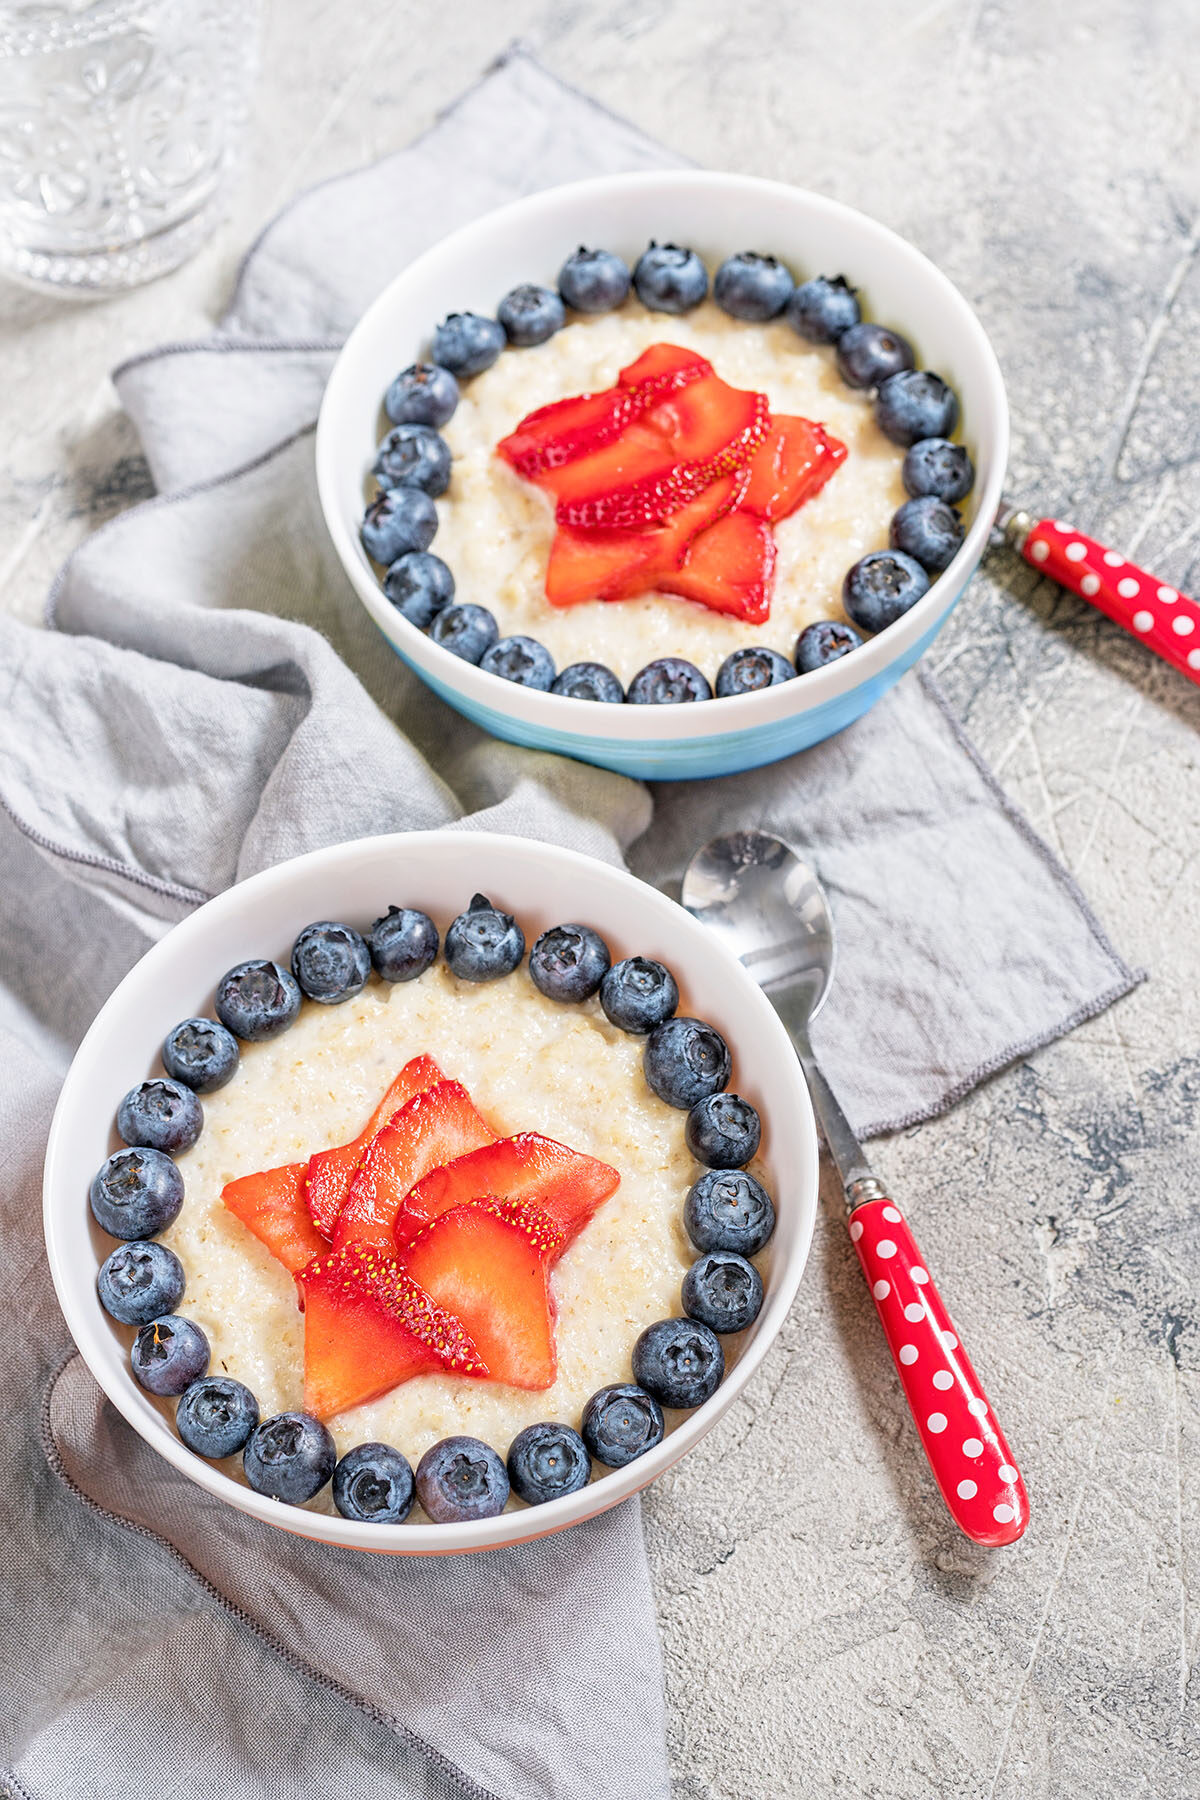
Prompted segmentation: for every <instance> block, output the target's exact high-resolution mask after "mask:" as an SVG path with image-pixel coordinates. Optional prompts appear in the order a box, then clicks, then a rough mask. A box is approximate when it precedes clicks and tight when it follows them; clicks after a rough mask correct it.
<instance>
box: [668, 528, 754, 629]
mask: <svg viewBox="0 0 1200 1800" xmlns="http://www.w3.org/2000/svg"><path fill="white" fill-rule="evenodd" d="M774 579H775V539H774V537H773V536H772V533H771V527H770V525H769V524H768V523H767V521H766V520H765V519H756V518H755V517H754V516H753V514H752V513H747V512H735V513H729V514H727V515H726V517H725V518H723V519H718V520H717V522H716V524H715V525H710V526H708V528H707V529H706V530H704V531H702V532H701V533H700V535H699V536H698V537H697V538H694V539H693V541H692V544H691V547H690V548H689V550H688V552H687V554H686V556H685V557H684V559H683V561H682V563H681V564H680V566H679V568H678V569H675V570H673V571H672V572H671V573H670V574H666V575H663V576H662V577H661V578H660V580H659V584H658V585H659V586H660V587H661V588H663V589H664V590H665V591H666V592H667V593H668V594H682V595H683V596H684V598H685V599H687V600H699V601H701V602H702V603H703V605H705V606H710V607H711V608H712V609H713V611H714V612H724V613H732V614H733V615H734V616H735V618H739V619H745V620H746V622H747V624H749V625H761V624H762V622H763V620H764V619H765V618H766V617H767V616H768V614H769V613H770V610H771V588H772V585H773V583H774Z"/></svg>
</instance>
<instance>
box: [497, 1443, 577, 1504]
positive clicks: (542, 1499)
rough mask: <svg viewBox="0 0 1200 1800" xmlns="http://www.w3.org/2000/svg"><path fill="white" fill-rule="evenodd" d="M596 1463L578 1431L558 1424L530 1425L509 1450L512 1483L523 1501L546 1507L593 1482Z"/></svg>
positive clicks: (509, 1475) (509, 1472) (509, 1468)
mask: <svg viewBox="0 0 1200 1800" xmlns="http://www.w3.org/2000/svg"><path fill="white" fill-rule="evenodd" d="M591 1474H592V1459H591V1457H590V1456H589V1455H588V1453H587V1445H586V1444H585V1443H584V1441H583V1439H582V1438H581V1437H580V1435H579V1433H578V1432H577V1431H572V1430H571V1427H570V1426H569V1425H559V1424H558V1423H557V1422H553V1423H548V1424H545V1425H527V1426H526V1427H525V1429H524V1431H520V1432H518V1433H517V1435H516V1437H515V1438H514V1439H513V1441H512V1443H511V1444H510V1445H509V1447H508V1479H509V1481H510V1482H511V1483H512V1491H513V1493H514V1494H516V1496H517V1498H518V1499H519V1500H524V1501H525V1502H526V1503H527V1505H529V1506H544V1505H545V1503H546V1501H547V1500H561V1499H562V1497H563V1495H564V1494H574V1493H577V1492H578V1490H579V1489H580V1488H581V1487H586V1486H587V1484H588V1482H589V1481H590V1479H591Z"/></svg>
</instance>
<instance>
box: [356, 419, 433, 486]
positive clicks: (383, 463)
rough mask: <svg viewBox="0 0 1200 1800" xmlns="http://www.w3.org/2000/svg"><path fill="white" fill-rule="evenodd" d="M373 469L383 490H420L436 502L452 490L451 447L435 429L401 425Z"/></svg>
mask: <svg viewBox="0 0 1200 1800" xmlns="http://www.w3.org/2000/svg"><path fill="white" fill-rule="evenodd" d="M371 468H372V472H373V474H374V476H375V479H376V481H377V482H378V483H379V485H380V487H381V488H384V489H388V488H397V487H408V488H420V489H421V491H422V493H425V494H429V495H430V496H431V498H433V499H435V500H436V499H437V497H438V495H439V494H444V493H445V491H446V489H447V488H448V487H449V486H450V446H449V444H448V443H447V442H446V440H445V438H444V437H439V436H438V434H437V432H436V431H435V430H434V429H433V426H432V425H397V426H396V427H395V429H394V430H393V431H389V432H388V434H387V436H386V437H385V438H384V440H383V442H382V444H380V446H379V453H378V455H377V456H376V458H375V461H374V462H373V464H372V465H371Z"/></svg>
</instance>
